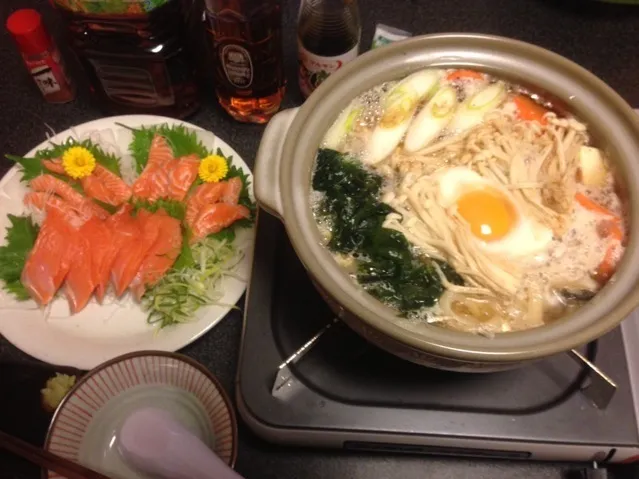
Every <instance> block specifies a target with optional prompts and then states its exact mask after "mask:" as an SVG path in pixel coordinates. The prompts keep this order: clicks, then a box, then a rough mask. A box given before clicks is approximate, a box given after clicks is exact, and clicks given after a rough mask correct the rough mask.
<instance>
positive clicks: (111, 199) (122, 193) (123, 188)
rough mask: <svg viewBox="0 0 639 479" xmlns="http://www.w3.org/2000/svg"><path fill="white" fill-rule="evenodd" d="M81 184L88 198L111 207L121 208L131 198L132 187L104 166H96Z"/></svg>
mask: <svg viewBox="0 0 639 479" xmlns="http://www.w3.org/2000/svg"><path fill="white" fill-rule="evenodd" d="M80 183H81V184H82V188H83V189H84V192H85V193H86V194H87V196H90V197H91V198H95V199H96V200H99V201H102V202H103V203H107V204H109V205H113V206H119V205H121V204H122V203H124V202H125V201H128V200H129V198H131V187H130V186H129V185H127V184H126V183H125V182H124V181H123V180H122V178H120V177H119V176H118V175H116V174H115V173H113V172H112V171H110V170H108V169H107V168H105V167H104V166H102V165H95V169H94V170H93V173H91V174H90V175H89V176H86V177H84V178H82V179H81V180H80Z"/></svg>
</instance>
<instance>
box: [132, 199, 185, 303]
mask: <svg viewBox="0 0 639 479" xmlns="http://www.w3.org/2000/svg"><path fill="white" fill-rule="evenodd" d="M153 219H154V221H157V222H158V228H159V234H158V238H157V240H156V241H155V243H154V244H153V246H152V247H151V249H149V251H148V253H147V255H146V256H145V258H144V261H142V264H141V265H140V270H139V271H138V272H137V274H136V275H135V278H134V279H133V281H132V282H131V285H130V288H131V291H132V292H133V294H134V296H135V297H136V299H138V300H140V299H141V298H142V295H144V292H145V291H146V288H147V287H149V286H152V285H154V284H155V283H157V282H158V281H159V280H160V278H162V276H164V274H165V273H166V272H167V271H168V270H169V268H171V266H173V263H175V260H176V259H177V257H178V255H179V254H180V250H181V249H182V229H181V227H180V221H179V220H176V219H175V218H172V217H171V216H168V215H167V214H166V213H165V212H164V210H159V211H158V212H157V213H156V214H155V215H154V217H153Z"/></svg>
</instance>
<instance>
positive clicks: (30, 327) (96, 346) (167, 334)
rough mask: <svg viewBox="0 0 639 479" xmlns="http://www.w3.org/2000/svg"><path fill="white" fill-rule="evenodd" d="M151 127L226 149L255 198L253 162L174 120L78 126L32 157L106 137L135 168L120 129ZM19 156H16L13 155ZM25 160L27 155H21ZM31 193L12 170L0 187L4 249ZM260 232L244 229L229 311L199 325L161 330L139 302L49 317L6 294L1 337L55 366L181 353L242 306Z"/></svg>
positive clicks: (59, 310)
mask: <svg viewBox="0 0 639 479" xmlns="http://www.w3.org/2000/svg"><path fill="white" fill-rule="evenodd" d="M116 123H121V124H124V125H127V126H131V127H138V126H142V125H145V126H149V125H154V124H159V123H168V124H182V125H184V126H186V127H189V128H192V129H193V130H196V131H197V135H198V138H199V139H200V141H201V142H202V143H203V144H204V145H205V146H206V147H207V148H208V149H210V150H215V149H216V148H220V149H221V150H222V152H223V153H224V155H225V156H227V157H228V156H233V163H234V164H235V165H236V166H238V167H240V168H242V169H243V170H244V171H245V172H246V173H248V174H249V178H250V179H251V188H250V190H249V191H250V195H251V198H253V188H252V187H253V177H252V175H250V170H249V168H248V166H247V165H246V163H244V161H243V160H242V159H241V158H240V156H239V155H238V154H237V152H236V151H235V150H233V148H231V147H230V146H229V145H227V144H226V143H225V142H224V141H222V140H220V139H219V138H217V137H216V136H215V135H213V134H212V133H210V132H206V131H204V130H202V129H201V128H200V127H197V126H195V125H192V124H189V123H185V122H181V121H178V120H174V119H171V118H165V117H159V116H150V115H125V116H116V117H109V118H103V119H100V120H95V121H91V122H88V123H84V124H82V125H78V126H76V127H74V128H71V129H69V130H67V131H64V132H62V133H60V134H57V135H56V136H54V137H52V138H51V139H50V140H47V141H46V142H43V143H42V144H40V145H38V146H37V147H36V148H34V149H33V150H31V151H30V152H29V153H28V154H27V155H25V156H33V155H34V154H35V152H36V151H37V150H40V149H43V148H46V147H47V145H48V143H49V142H62V141H64V140H66V139H67V138H68V137H69V136H74V137H76V138H80V139H85V138H87V137H88V135H91V133H92V132H96V131H100V132H102V133H101V135H100V136H101V137H102V139H105V138H104V137H107V140H108V143H109V144H112V145H114V148H117V150H119V154H120V155H121V157H122V161H123V163H125V165H124V167H126V166H127V165H126V163H129V165H130V162H131V157H130V156H129V154H128V145H129V143H130V140H131V132H130V131H129V130H127V129H125V128H122V127H120V126H118V125H117V124H116ZM11 153H14V152H11ZM15 153H20V152H15ZM26 192H27V187H26V185H25V184H23V183H21V182H20V172H19V169H18V168H17V167H14V168H12V169H11V170H9V172H8V173H7V174H6V176H5V177H4V178H2V180H0V232H1V233H0V244H4V242H5V240H4V236H5V230H6V228H7V227H8V226H9V220H8V218H7V215H8V214H15V215H20V214H23V213H25V208H24V206H23V204H22V199H23V197H24V195H25V193H26ZM254 239H255V228H250V229H238V235H237V238H236V244H237V245H238V246H241V247H242V249H243V251H244V258H243V260H242V261H241V263H240V264H239V265H238V267H237V269H236V274H237V276H238V278H240V279H236V278H232V277H226V278H224V280H223V281H222V288H223V290H224V296H223V298H222V299H221V301H220V303H221V304H224V305H225V306H212V307H207V308H202V309H201V310H199V311H198V314H197V315H196V317H195V318H194V320H193V321H191V322H189V323H185V324H181V325H179V326H176V327H171V328H165V329H163V330H161V331H159V332H158V331H157V330H156V328H155V327H154V326H152V325H149V324H147V322H146V313H144V312H143V311H142V310H141V308H140V307H139V305H138V304H137V303H135V302H134V301H133V300H131V299H128V298H126V297H125V298H126V299H124V300H120V301H118V302H117V303H116V302H115V301H113V302H112V303H111V304H104V305H99V304H98V303H96V302H95V301H94V300H92V301H91V303H89V305H88V306H87V307H86V308H85V309H84V310H83V311H81V312H80V313H78V314H75V315H70V313H69V308H68V305H67V302H66V299H65V298H62V297H60V298H57V299H56V300H55V301H53V303H52V305H51V307H50V309H49V310H47V311H46V314H45V312H44V311H43V310H42V309H39V308H38V307H37V305H36V303H35V302H33V301H26V302H18V301H16V300H14V299H13V298H12V297H11V296H9V295H8V294H7V293H6V292H4V291H0V334H1V335H4V336H5V337H6V338H7V339H8V340H9V341H10V342H11V343H13V344H14V345H15V346H16V347H18V348H19V349H21V350H22V351H24V352H25V353H27V354H29V355H31V356H33V357H35V358H37V359H40V360H42V361H46V362H48V363H52V364H57V365H65V366H73V367H76V368H80V369H92V368H94V367H96V366H97V365H98V364H101V363H103V362H104V361H107V360H109V359H112V358H114V357H116V356H119V355H122V354H125V353H129V352H133V351H140V350H158V351H177V350H178V349H180V348H182V347H184V346H186V345H187V344H189V343H191V342H192V341H194V340H196V339H197V338H199V337H200V336H202V335H203V334H204V333H206V332H207V331H209V330H210V329H211V328H212V327H213V326H214V325H216V324H217V323H218V322H219V321H220V320H221V319H222V318H224V316H225V315H226V314H227V313H228V312H229V310H230V309H231V307H232V306H233V305H235V303H237V301H238V300H239V299H240V297H241V296H242V294H243V293H244V291H245V289H246V282H247V280H248V277H249V274H250V268H251V264H252V255H253V243H254Z"/></svg>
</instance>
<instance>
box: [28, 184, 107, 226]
mask: <svg viewBox="0 0 639 479" xmlns="http://www.w3.org/2000/svg"><path fill="white" fill-rule="evenodd" d="M23 202H24V204H25V205H26V206H28V207H31V208H35V209H36V210H39V211H42V212H45V213H49V212H51V211H52V210H56V211H57V212H58V213H60V214H63V215H69V216H73V217H78V218H79V219H81V220H83V221H86V220H87V219H89V218H91V217H93V216H95V215H94V213H93V208H92V207H91V205H89V204H88V203H87V204H82V205H79V207H75V206H72V205H71V204H69V203H68V202H66V201H64V200H63V199H62V198H60V197H59V196H53V195H51V194H49V193H43V192H41V191H32V192H31V193H27V194H26V195H25V196H24V200H23Z"/></svg>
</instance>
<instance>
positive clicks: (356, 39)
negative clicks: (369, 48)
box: [297, 0, 362, 97]
mask: <svg viewBox="0 0 639 479" xmlns="http://www.w3.org/2000/svg"><path fill="white" fill-rule="evenodd" d="M361 31H362V29H361V24H360V18H359V9H358V7H357V0H302V1H301V4H300V11H299V18H298V30H297V40H298V53H299V84H300V90H301V92H302V94H303V95H304V97H308V96H309V95H310V94H311V93H312V92H313V90H315V89H316V88H317V87H318V86H319V85H320V84H321V83H322V82H323V81H324V80H325V79H326V78H328V76H329V75H330V74H331V73H333V72H335V71H337V70H338V69H339V68H341V67H342V66H343V65H344V64H345V63H347V62H349V61H351V60H353V59H354V58H355V57H357V55H358V54H359V44H360V38H361Z"/></svg>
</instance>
